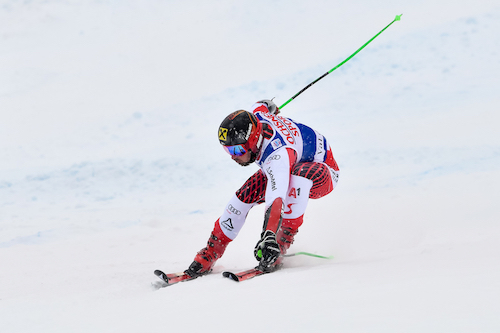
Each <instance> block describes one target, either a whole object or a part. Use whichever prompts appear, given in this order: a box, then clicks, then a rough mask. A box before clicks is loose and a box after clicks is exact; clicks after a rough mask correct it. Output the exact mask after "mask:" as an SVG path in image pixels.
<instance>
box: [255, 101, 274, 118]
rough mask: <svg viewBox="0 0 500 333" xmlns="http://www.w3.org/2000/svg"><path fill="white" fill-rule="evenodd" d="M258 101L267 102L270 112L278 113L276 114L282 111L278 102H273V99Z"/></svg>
mask: <svg viewBox="0 0 500 333" xmlns="http://www.w3.org/2000/svg"><path fill="white" fill-rule="evenodd" d="M257 103H263V104H266V106H267V109H268V110H269V112H270V113H271V114H274V115H276V114H278V113H280V110H279V108H278V107H277V106H276V104H274V102H273V101H272V100H270V99H263V100H261V101H258V102H257Z"/></svg>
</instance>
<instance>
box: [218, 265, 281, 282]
mask: <svg viewBox="0 0 500 333" xmlns="http://www.w3.org/2000/svg"><path fill="white" fill-rule="evenodd" d="M281 267H282V264H280V265H277V266H274V267H272V268H271V269H270V270H265V271H263V270H260V269H259V266H257V267H255V268H251V269H247V270H246V271H243V272H239V273H233V272H228V271H226V272H223V273H222V276H223V277H226V278H228V279H231V280H233V281H236V282H241V281H245V280H249V279H251V278H254V277H256V276H259V275H263V274H269V273H272V272H276V271H277V270H278V269H280V268H281Z"/></svg>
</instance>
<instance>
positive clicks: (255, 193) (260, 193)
mask: <svg viewBox="0 0 500 333" xmlns="http://www.w3.org/2000/svg"><path fill="white" fill-rule="evenodd" d="M265 190H266V178H265V176H264V174H263V173H262V171H260V170H259V171H257V172H256V173H255V174H254V175H252V176H251V177H250V178H249V179H248V180H247V181H246V182H245V184H243V186H242V187H241V188H240V189H239V190H238V191H237V192H236V193H235V195H233V197H232V198H231V200H229V203H228V204H227V205H226V207H225V209H224V212H223V213H222V215H221V217H220V218H219V219H217V221H216V222H215V226H214V229H213V231H212V233H211V235H210V237H209V239H208V242H207V246H206V247H205V248H203V249H201V250H200V251H199V252H198V253H197V254H196V256H195V258H194V261H193V262H192V263H191V265H190V266H189V268H188V269H187V270H186V273H188V274H189V275H191V276H200V275H204V274H207V273H209V272H210V271H211V270H212V268H213V266H214V265H215V262H216V261H217V260H218V259H219V258H220V257H222V255H223V254H224V251H225V250H226V247H227V245H228V244H229V243H230V242H231V241H232V240H233V239H235V238H236V236H237V235H238V233H239V232H240V230H241V228H242V227H243V224H244V223H245V220H246V217H247V214H248V212H249V211H250V209H251V208H252V207H253V206H255V205H256V204H259V203H262V202H264V195H265Z"/></svg>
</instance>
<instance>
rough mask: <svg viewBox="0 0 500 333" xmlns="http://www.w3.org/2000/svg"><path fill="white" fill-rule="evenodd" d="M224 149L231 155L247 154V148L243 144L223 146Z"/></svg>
mask: <svg viewBox="0 0 500 333" xmlns="http://www.w3.org/2000/svg"><path fill="white" fill-rule="evenodd" d="M222 147H224V150H225V151H226V152H227V153H228V154H229V155H231V156H242V155H245V153H246V152H247V150H246V149H245V147H243V145H235V146H222Z"/></svg>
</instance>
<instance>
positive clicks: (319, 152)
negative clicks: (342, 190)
mask: <svg viewBox="0 0 500 333" xmlns="http://www.w3.org/2000/svg"><path fill="white" fill-rule="evenodd" d="M278 113H279V109H278V108H277V106H276V105H275V104H274V103H273V102H272V101H271V100H262V101H259V102H257V103H255V104H254V105H253V106H252V109H251V112H248V111H244V110H239V111H235V112H233V113H231V114H230V115H229V116H227V117H226V118H225V119H224V121H222V123H221V125H220V127H219V141H220V143H221V144H222V146H223V148H224V150H225V151H226V152H227V153H228V154H229V155H231V158H232V159H233V160H234V161H236V162H237V163H238V164H240V165H242V166H247V165H250V164H251V163H254V162H255V163H257V164H258V165H259V167H260V170H259V171H257V172H256V173H255V174H253V175H252V176H251V177H250V178H249V179H248V180H247V181H246V182H245V183H244V184H243V186H242V187H241V188H240V189H239V190H238V191H237V192H236V193H235V194H234V196H233V197H232V198H231V200H230V201H229V203H228V204H227V206H226V207H225V209H224V212H223V213H222V216H220V217H219V219H218V220H217V221H216V222H215V226H214V229H213V231H212V234H211V235H210V238H209V239H208V242H207V246H206V247H205V248H203V249H202V250H201V251H199V252H198V253H197V255H196V256H195V258H194V261H193V263H192V264H191V265H190V266H189V268H188V269H187V270H186V271H185V272H186V273H187V274H188V275H190V276H191V277H197V276H201V275H204V274H207V273H209V272H210V271H211V270H212V267H213V266H214V264H215V262H216V261H217V260H218V259H219V258H220V257H221V256H222V255H223V253H224V251H225V249H226V247H227V245H228V244H229V243H230V242H231V241H232V240H234V239H235V238H236V236H237V235H238V233H239V231H240V230H241V228H242V227H243V224H244V223H245V220H246V217H247V214H248V212H249V211H250V209H251V208H252V207H253V206H255V205H258V204H261V203H264V202H265V204H266V207H265V216H264V225H263V228H262V234H261V239H260V240H259V241H258V243H257V245H256V246H255V250H254V255H255V258H256V259H257V260H258V261H259V266H258V268H259V269H260V270H262V271H264V272H268V271H272V270H274V269H276V268H277V267H279V266H280V263H281V260H282V257H281V255H283V254H285V253H286V251H287V250H288V248H289V247H290V245H291V244H292V243H293V240H294V236H295V235H296V234H297V232H298V228H299V227H300V226H301V225H302V222H303V217H304V212H305V210H306V206H307V202H308V200H309V198H311V199H318V198H321V197H323V196H325V195H327V194H328V193H330V192H331V191H332V190H333V189H334V188H335V186H336V185H337V181H338V177H339V168H338V166H337V162H335V159H334V158H333V155H332V151H331V148H330V145H329V144H328V142H327V140H326V138H325V137H324V136H323V135H321V134H319V133H318V132H316V131H315V130H313V129H312V128H310V127H308V126H306V125H303V124H300V123H297V122H294V121H293V120H291V119H288V118H284V117H281V116H278Z"/></svg>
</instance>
